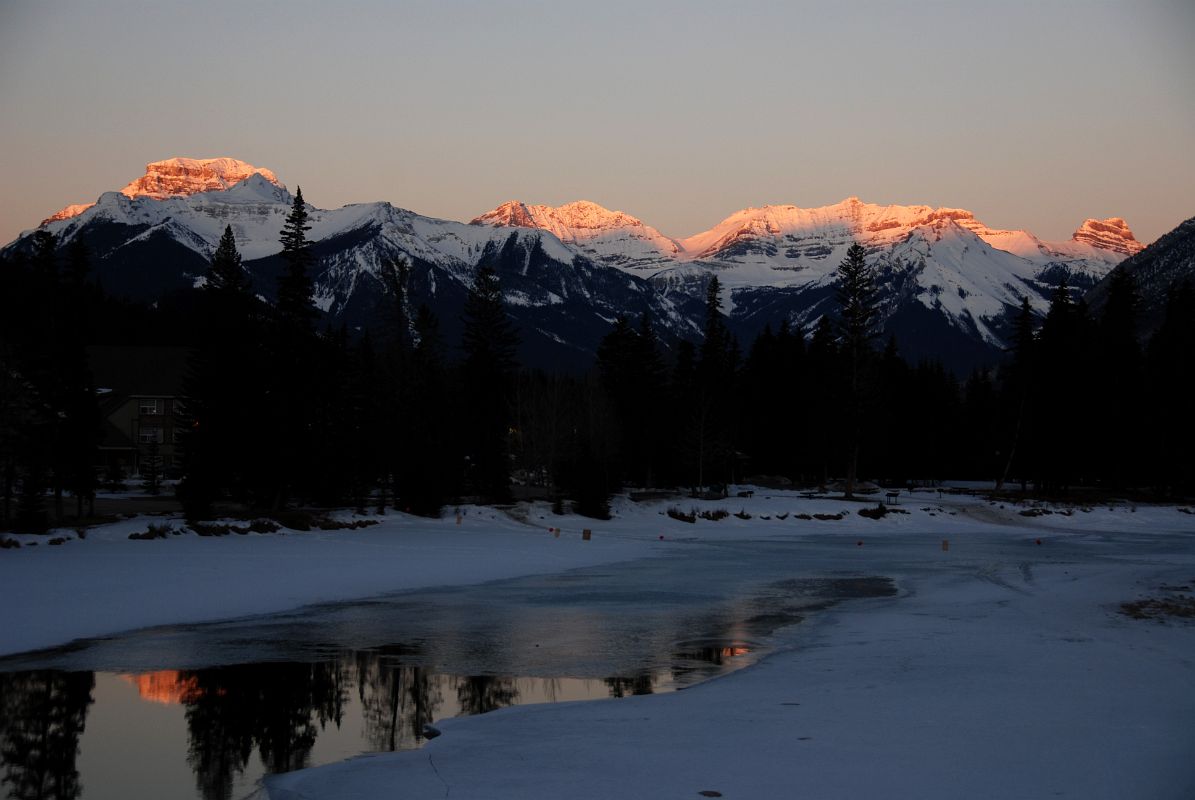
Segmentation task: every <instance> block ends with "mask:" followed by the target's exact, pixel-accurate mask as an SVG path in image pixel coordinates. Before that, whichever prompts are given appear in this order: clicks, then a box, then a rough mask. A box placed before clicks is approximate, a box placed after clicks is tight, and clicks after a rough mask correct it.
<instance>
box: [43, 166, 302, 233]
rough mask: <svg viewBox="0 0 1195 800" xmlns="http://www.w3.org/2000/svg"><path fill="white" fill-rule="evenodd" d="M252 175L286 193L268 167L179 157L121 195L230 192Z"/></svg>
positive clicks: (71, 209)
mask: <svg viewBox="0 0 1195 800" xmlns="http://www.w3.org/2000/svg"><path fill="white" fill-rule="evenodd" d="M253 175H257V176H260V177H261V179H262V181H263V182H265V183H268V184H272V185H273V186H274V187H275V188H276V189H281V190H282V191H283V192H285V191H286V187H285V186H283V185H282V183H281V182H280V181H279V180H278V177H277V176H276V175H274V173H273V172H271V171H270V170H268V169H266V168H265V167H255V166H253V165H252V164H249V163H247V162H245V161H240V160H238V159H235V158H182V157H177V158H167V159H165V160H163V161H151V162H150V163H149V164H146V165H145V174H144V175H142V176H141V177H140V178H137V179H136V180H134V181H131V182H130V183H129V184H128V185H126V186H125V187H124V188H123V189H121V190H120V194H123V195H124V196H125V197H129V198H134V197H151V198H153V199H155V200H164V199H166V198H168V197H186V196H188V195H193V194H200V193H201V192H211V191H223V190H227V189H231V188H232V187H233V186H236V185H237V184H239V183H240V182H241V181H244V180H245V179H246V178H248V177H250V176H253ZM258 189H260V187H258ZM258 189H254V191H258ZM93 205H94V203H76V204H72V205H69V206H67V207H65V208H63V209H61V210H60V211H57V212H55V213H54V214H51V215H50V216H49V217H47V218H46V219H44V220H42V223H41V224H42V225H45V224H46V223H48V222H54V221H56V220H60V219H70V218H71V217H77V216H78V215H79V214H82V213H83V212H84V211H86V210H87V209H89V208H91V207H92V206H93Z"/></svg>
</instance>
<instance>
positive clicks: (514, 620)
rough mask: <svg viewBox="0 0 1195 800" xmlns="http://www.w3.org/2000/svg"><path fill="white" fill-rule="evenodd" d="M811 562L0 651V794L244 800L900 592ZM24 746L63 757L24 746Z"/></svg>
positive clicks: (733, 650)
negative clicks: (280, 776) (25, 787)
mask: <svg viewBox="0 0 1195 800" xmlns="http://www.w3.org/2000/svg"><path fill="white" fill-rule="evenodd" d="M838 549H839V550H841V549H842V548H841V546H839V547H838ZM848 555H849V556H851V557H852V558H853V554H848ZM809 556H810V546H809V545H808V544H803V545H801V546H797V545H795V544H793V543H784V542H775V541H773V542H763V541H740V542H735V543H726V542H697V541H694V542H687V543H679V544H678V546H677V547H676V548H675V549H674V550H673V551H672V552H671V554H670V555H668V556H666V557H660V558H645V559H640V560H637V561H633V562H626V563H621V564H615V565H608V566H604V567H593V568H587V569H579V570H572V571H568V572H564V573H560V574H554V575H544V576H536V577H530V578H521V579H514V580H506V581H497V582H492V583H488V584H482V585H478V586H468V587H459V588H443V589H434V590H424V591H418V592H407V593H401V594H396V595H392V596H388V597H383V598H378V599H374V600H370V601H367V602H356V603H344V604H334V605H327V606H320V607H313V608H308V609H304V610H302V611H299V612H294V613H289V614H283V615H275V616H269V617H255V618H248V619H243V620H237V621H232V622H225V623H213V624H205V625H191V626H177V627H174V626H172V627H161V628H155V629H147V630H142V631H137V632H133V633H129V634H125V635H120V636H114V637H109V638H102V639H95V640H90V641H85V642H83V643H79V644H76V645H72V646H70V647H68V648H61V649H56V650H51V651H42V652H39V653H35V654H32V655H25V656H14V657H9V658H7V659H5V660H4V661H3V662H0V669H3V670H4V672H3V673H0V686H2V687H3V697H4V702H5V703H6V708H7V709H8V710H9V712H8V713H7V714H6V715H5V725H6V726H7V728H6V733H5V741H6V742H9V743H14V742H15V743H16V745H15V746H10V747H7V748H6V749H5V750H4V751H3V755H2V756H0V758H2V759H3V762H4V763H3V770H4V772H5V774H6V775H9V776H11V777H12V778H13V780H10V781H9V783H6V784H5V787H6V790H7V791H8V792H9V794H10V795H11V796H14V797H15V796H20V795H19V793H18V792H17V790H15V789H14V787H15V786H17V785H19V784H20V783H21V782H22V781H34V780H36V781H46V780H48V781H50V782H52V783H54V784H56V785H63V786H68V787H69V786H70V785H74V786H77V787H78V788H79V790H80V791H79V794H78V795H77V796H79V797H83V798H138V797H146V798H148V797H163V796H169V797H178V798H182V797H202V798H230V797H243V796H245V795H246V794H249V793H251V792H252V791H253V790H254V788H255V786H256V784H257V781H258V780H259V779H260V778H261V777H262V775H263V774H266V773H269V772H284V771H288V770H291V769H297V768H301V767H305V766H314V765H319V764H326V763H332V762H337V761H341V760H343V759H345V758H350V757H352V756H355V755H359V754H361V753H367V752H377V751H388V750H401V749H409V748H413V747H418V746H419V745H421V744H422V742H423V741H424V740H425V736H426V728H425V726H427V725H434V723H435V722H436V721H437V720H439V719H443V718H447V717H453V716H460V715H469V714H477V713H484V712H487V711H491V710H494V709H497V708H502V707H505V706H510V705H520V704H528V703H544V702H559V701H568V700H590V699H599V698H617V697H623V696H627V695H633V694H648V693H658V692H666V691H672V690H675V689H677V688H683V687H685V686H688V685H691V684H693V683H696V682H699V681H701V680H703V679H706V678H709V677H711V676H714V675H718V674H721V673H724V672H728V671H731V670H734V669H737V668H739V667H741V666H745V665H747V664H750V663H752V662H753V661H754V660H756V659H757V658H758V657H759V656H760V655H762V654H763V653H765V652H767V650H768V642H769V637H770V636H771V634H772V633H773V631H775V630H776V629H777V628H779V627H783V626H788V625H792V624H794V623H797V622H799V621H800V619H801V618H802V616H803V615H807V614H809V613H815V612H816V610H817V609H818V608H821V607H824V606H825V605H826V604H828V603H833V602H835V601H837V600H841V599H843V598H850V597H868V596H888V595H892V594H894V593H895V591H896V589H895V587H894V586H893V584H892V583H891V582H890V581H889V580H887V579H886V578H883V577H877V576H870V575H867V574H864V573H861V572H859V571H858V570H857V569H851V566H852V565H851V564H850V563H849V562H850V561H851V560H852V558H846V559H844V560H843V563H842V564H841V569H832V570H828V571H827V570H825V569H824V566H825V560H824V559H818V563H819V564H820V565H821V566H822V569H821V570H820V571H819V574H817V575H809V574H808V570H807V568H805V567H804V566H803V565H804V564H806V563H807V562H808V560H809ZM47 733H48V734H49V738H48V739H46V738H45V737H46V734H47ZM35 740H37V741H41V740H46V741H50V742H52V743H53V748H56V749H57V752H55V753H46V752H44V751H43V750H44V748H43V749H39V748H37V747H33V746H29V747H23V746H21V745H22V743H23V742H24V743H30V742H33V741H35ZM75 745H77V749H78V755H77V757H72V753H71V752H70V751H71V750H72V749H73V748H74V746H75ZM67 795H69V791H68V792H67Z"/></svg>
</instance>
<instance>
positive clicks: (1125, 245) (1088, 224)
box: [1071, 217, 1145, 256]
mask: <svg viewBox="0 0 1195 800" xmlns="http://www.w3.org/2000/svg"><path fill="white" fill-rule="evenodd" d="M1071 239H1072V240H1074V241H1076V242H1079V243H1080V244H1089V245H1091V246H1092V247H1098V248H1099V249H1101V250H1110V251H1112V252H1114V253H1121V254H1122V255H1125V256H1131V255H1133V254H1135V253H1139V252H1141V251H1142V250H1144V249H1145V245H1143V244H1141V242H1139V241H1137V238H1136V237H1135V236H1133V232H1132V231H1131V230H1129V226H1128V225H1127V224H1126V223H1125V221H1124V220H1123V219H1121V218H1120V217H1109V218H1108V219H1087V220H1084V221H1083V224H1082V225H1080V226H1079V229H1078V230H1077V231H1075V232H1074V233H1073V234H1071Z"/></svg>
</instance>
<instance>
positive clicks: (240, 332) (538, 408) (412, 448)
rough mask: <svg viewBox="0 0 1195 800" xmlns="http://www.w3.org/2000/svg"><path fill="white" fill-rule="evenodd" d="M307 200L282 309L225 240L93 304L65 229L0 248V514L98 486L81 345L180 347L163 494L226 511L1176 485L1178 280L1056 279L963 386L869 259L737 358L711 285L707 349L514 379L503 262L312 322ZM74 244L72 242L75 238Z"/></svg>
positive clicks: (618, 338)
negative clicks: (921, 484) (1078, 293)
mask: <svg viewBox="0 0 1195 800" xmlns="http://www.w3.org/2000/svg"><path fill="white" fill-rule="evenodd" d="M307 230H308V225H307V212H306V207H305V206H304V204H303V201H302V194H301V192H297V193H296V197H295V203H294V206H293V208H292V210H291V213H290V215H289V216H288V219H287V221H286V225H285V228H284V230H283V234H282V237H281V249H282V259H283V262H284V264H285V267H284V269H283V270H282V272H281V274H280V275H279V277H278V280H277V301H276V303H274V304H272V305H271V304H268V303H266V302H264V301H262V300H261V299H260V298H259V297H257V296H256V295H254V294H253V292H252V291H251V288H250V282H249V280H248V276H247V275H246V273H245V271H244V270H243V268H242V266H241V259H240V255H239V254H238V253H237V250H236V244H235V241H234V238H233V235H232V231H231V229H229V230H226V232H225V236H224V238H223V239H222V240H221V242H220V244H219V247H218V248H217V250H216V252H215V254H214V256H213V259H212V261H211V264H210V267H209V271H208V274H207V276H206V282H205V284H204V286H203V288H201V289H195V290H190V291H188V292H183V293H180V294H178V295H173V296H170V297H166V298H162V299H161V300H160V301H159V302H158V303H157V304H155V305H154V306H153V307H145V306H142V305H137V304H132V303H129V302H125V301H121V300H118V299H114V298H111V297H108V296H106V295H105V293H104V292H103V289H102V287H100V286H98V285H96V283H95V282H94V281H93V280H90V279H89V272H90V270H89V265H88V255H87V252H86V250H85V249H84V248H83V246H82V245H81V244H76V243H75V242H72V243H71V245H70V246H69V247H66V248H60V247H58V246H57V243H56V242H55V241H54V239H53V237H52V236H51V235H50V234H48V233H45V232H40V233H39V234H38V235H37V238H36V243H37V246H36V248H35V250H34V251H33V252H32V253H29V254H21V255H19V256H18V257H17V258H15V259H10V261H9V263H7V264H4V265H0V266H2V269H0V297H2V298H3V309H2V311H3V314H2V315H0V335H2V336H3V338H2V340H0V367H2V368H0V456H2V459H3V461H2V463H0V469H2V470H3V487H4V496H3V522H4V525H5V526H6V527H9V528H15V529H18V530H29V531H36V530H44V529H45V527H46V516H47V515H46V507H45V506H46V503H47V496H48V497H50V498H52V500H51V502H53V503H55V504H56V505H57V506H58V508H57V509H56V511H57V514H56V518H57V519H59V520H61V519H63V515H64V513H65V509H64V508H63V505H64V499H63V498H64V496H65V495H70V496H73V497H74V499H75V513H76V514H77V515H80V516H81V515H83V514H84V506H85V505H86V503H87V501H88V500H89V499H90V498H93V497H94V491H95V487H96V474H95V469H94V465H95V463H96V446H97V441H98V431H99V415H98V410H97V405H96V400H95V391H94V386H93V385H92V380H91V376H90V374H89V372H88V368H87V359H86V350H85V348H86V346H87V345H89V344H143V343H159V344H160V343H163V342H168V343H171V344H180V345H185V346H188V347H189V348H191V352H192V356H191V359H190V363H189V365H188V378H187V381H186V386H185V387H184V392H183V393H184V395H185V396H186V398H187V399H186V402H185V406H184V407H183V408H182V409H181V413H180V416H179V424H180V426H181V427H182V428H184V434H183V437H182V441H181V443H180V444H181V446H182V450H183V469H182V481H181V483H180V484H179V486H178V495H179V498H180V499H181V500H182V502H183V503H184V506H185V509H186V511H187V513H188V515H189V516H191V517H193V518H204V517H208V516H211V515H213V514H216V513H218V512H219V510H220V508H221V507H225V508H226V507H227V506H228V504H230V503H236V504H239V505H241V506H243V507H248V508H253V509H258V510H272V511H277V510H279V509H282V508H284V507H286V506H288V505H303V506H346V505H347V506H353V507H356V508H358V509H360V510H366V509H370V510H377V511H384V510H385V509H386V508H397V509H401V510H405V511H410V512H412V513H416V514H425V515H436V514H439V513H440V511H441V509H442V508H443V506H444V505H445V504H448V503H453V502H456V501H459V500H460V499H462V498H476V499H480V500H481V501H483V502H505V501H509V500H511V499H512V498H513V496H514V491H513V489H512V487H518V486H530V487H536V491H538V492H539V493H542V494H543V495H545V496H548V497H550V498H551V499H552V500H553V501H554V504H555V505H556V507H557V509H558V510H561V511H563V510H564V509H565V507H566V504H568V505H569V506H571V507H572V508H573V509H575V510H576V511H578V512H579V513H582V514H586V515H590V516H595V517H602V516H604V515H605V514H606V513H607V510H608V502H609V497H610V496H611V494H612V493H613V492H615V491H617V490H619V489H621V488H623V487H627V486H632V487H644V488H674V487H684V488H686V489H691V490H693V491H699V490H703V491H704V490H709V488H710V487H718V486H724V485H726V484H728V483H734V482H739V481H742V480H744V479H746V478H748V477H759V476H769V477H770V478H772V479H780V478H783V479H787V480H791V481H793V482H795V483H798V484H803V485H822V486H826V485H829V484H831V482H834V481H837V480H842V484H843V485H842V489H843V490H844V491H845V492H846V493H848V494H850V493H851V492H852V491H854V489H855V483H856V480H860V481H862V480H871V481H876V482H879V483H882V484H885V485H893V484H896V485H901V484H904V483H906V482H909V481H915V480H934V479H939V478H943V477H953V478H972V479H977V480H989V481H992V482H993V483H994V485H996V486H997V487H998V488H999V487H1003V486H1005V485H1009V486H1019V487H1020V488H1021V489H1022V490H1026V489H1028V488H1029V487H1030V486H1032V487H1033V488H1034V489H1035V490H1036V491H1038V492H1047V493H1053V494H1057V493H1064V492H1067V491H1069V490H1071V489H1073V488H1075V487H1078V486H1097V487H1103V488H1107V489H1115V490H1126V489H1135V490H1146V491H1149V492H1153V493H1156V494H1158V495H1161V496H1177V495H1182V494H1185V493H1189V492H1190V491H1191V490H1192V488H1195V474H1193V467H1192V464H1191V461H1190V459H1189V453H1190V452H1191V451H1192V450H1191V448H1192V445H1195V441H1192V440H1193V439H1195V433H1193V429H1192V428H1193V426H1192V423H1191V418H1190V414H1189V409H1188V408H1187V403H1188V398H1189V389H1190V387H1191V386H1192V385H1193V383H1195V381H1193V380H1192V378H1193V377H1195V356H1193V354H1195V290H1193V289H1192V287H1191V286H1190V285H1189V284H1184V285H1180V286H1176V287H1174V288H1173V289H1172V291H1171V294H1170V301H1169V305H1168V308H1167V313H1166V318H1165V322H1164V323H1163V324H1162V326H1161V327H1160V328H1159V329H1158V330H1157V332H1156V333H1155V334H1154V335H1153V337H1152V338H1150V339H1149V341H1147V342H1145V343H1144V344H1142V342H1141V340H1140V338H1139V336H1138V332H1137V312H1138V299H1137V292H1136V288H1135V287H1134V285H1133V282H1132V279H1131V278H1130V277H1129V276H1127V275H1123V274H1120V275H1119V277H1118V278H1117V280H1116V281H1115V282H1114V283H1113V284H1112V287H1111V291H1110V293H1109V297H1108V301H1107V303H1106V306H1105V310H1104V312H1103V314H1102V315H1100V316H1099V318H1093V317H1092V315H1091V314H1089V313H1088V311H1087V309H1086V307H1085V306H1084V305H1083V303H1082V302H1081V301H1079V302H1076V301H1075V300H1074V299H1073V297H1072V293H1071V292H1070V291H1069V290H1068V288H1067V287H1066V286H1061V287H1059V289H1058V290H1057V291H1056V292H1055V293H1054V295H1053V298H1052V302H1051V304H1050V308H1049V312H1048V313H1047V314H1046V316H1045V317H1044V319H1041V320H1039V319H1038V318H1037V317H1036V315H1035V314H1034V313H1033V312H1032V310H1031V309H1030V306H1029V303H1028V301H1025V303H1024V304H1023V307H1022V309H1021V313H1020V316H1019V318H1018V319H1017V320H1016V329H1015V331H1016V332H1015V336H1014V342H1013V345H1012V346H1011V347H1010V348H1009V351H1008V353H1007V356H1006V358H1005V359H1004V361H1003V363H1001V364H998V365H994V366H993V367H991V368H988V369H983V370H978V371H976V372H975V373H973V374H972V375H970V376H967V377H966V378H965V380H962V381H961V382H960V380H959V379H958V378H956V376H954V375H953V374H952V373H950V372H949V371H947V370H946V369H945V368H943V367H942V366H941V365H940V364H937V363H933V362H923V363H920V364H916V365H912V364H909V363H907V362H906V361H905V360H904V359H903V358H902V357H901V355H900V350H899V342H896V341H894V340H889V341H887V342H884V341H881V340H879V339H878V337H877V331H878V316H879V315H878V312H877V309H876V308H875V304H874V295H875V286H874V281H875V277H874V275H873V274H872V273H871V271H870V269H869V268H868V267H867V265H866V264H865V262H864V259H863V250H862V248H858V247H855V248H852V249H851V251H850V253H849V254H848V257H847V259H846V260H844V262H843V263H842V265H841V266H840V269H839V293H838V300H839V306H840V313H839V314H838V315H837V316H836V317H835V318H830V317H823V318H821V319H820V320H819V321H818V323H817V325H816V326H815V327H814V328H813V329H812V331H810V332H809V334H808V335H806V334H805V333H804V332H802V331H800V330H798V329H794V328H792V327H790V326H789V324H788V323H787V322H781V323H780V325H779V326H778V327H777V328H775V329H773V328H771V327H770V326H769V327H766V328H765V329H764V330H763V331H762V333H761V334H760V335H759V336H758V337H756V339H755V340H754V341H753V342H751V343H749V346H748V347H747V348H746V349H745V350H744V348H743V347H742V346H741V345H740V343H739V342H738V341H737V340H736V339H735V338H734V337H733V336H732V335H731V334H730V332H729V330H728V328H727V325H726V320H725V317H724V315H723V311H722V305H721V294H720V286H719V283H718V280H717V277H716V276H714V277H712V278H711V279H710V281H709V283H708V286H707V292H706V312H705V324H704V330H703V333H702V336H701V337H700V339H699V340H698V341H695V342H689V341H680V342H668V343H666V342H664V341H662V340H661V338H660V337H659V336H658V335H657V332H656V328H655V325H654V321H653V320H652V319H651V318H650V317H647V316H644V317H642V318H640V319H629V318H626V317H622V318H619V319H617V320H616V321H615V322H614V324H613V326H612V328H611V330H610V332H609V333H608V335H606V337H605V338H604V339H603V341H602V342H601V345H600V347H599V349H598V353H597V358H596V361H595V363H594V364H593V366H592V369H589V370H588V371H584V372H582V373H581V374H578V371H576V370H574V371H571V372H558V373H547V372H544V371H532V370H523V369H520V367H519V364H518V361H517V357H516V354H517V350H518V346H519V333H518V331H517V330H516V329H515V327H514V325H513V323H512V321H511V318H510V316H509V315H508V314H506V312H505V310H504V309H503V306H502V292H501V286H500V285H499V278H498V276H497V274H496V273H494V272H493V271H492V270H489V269H485V268H482V269H480V270H478V273H477V275H476V276H475V280H474V283H473V286H472V288H471V290H470V292H469V294H468V297H467V299H466V301H465V303H464V306H463V308H462V309H461V310H460V312H459V313H460V314H461V319H462V322H463V331H464V333H463V336H462V340H461V341H460V342H446V341H444V339H443V337H442V336H441V335H440V333H439V330H440V323H439V320H438V319H437V317H436V315H435V314H434V313H432V311H431V310H430V309H429V308H427V307H426V306H420V307H418V308H412V307H411V303H410V301H409V296H408V293H407V289H406V287H407V277H408V276H407V267H406V265H405V264H404V263H401V262H394V263H387V264H383V265H381V267H380V270H379V276H380V278H381V279H382V281H383V282H384V283H385V284H386V287H387V291H386V292H385V293H384V295H383V297H384V301H383V303H384V305H383V307H381V308H379V309H377V313H376V314H375V315H374V316H375V320H376V322H375V324H374V326H373V327H372V328H371V329H369V330H366V331H355V332H353V333H352V334H351V335H350V333H349V332H348V331H346V330H344V329H339V330H336V329H327V328H322V327H321V325H320V321H319V320H320V315H319V312H318V310H317V308H316V305H315V303H314V299H313V285H312V280H311V277H310V267H311V262H312V256H311V254H310V250H309V247H308V242H307V239H306V231H307ZM76 241H77V240H76Z"/></svg>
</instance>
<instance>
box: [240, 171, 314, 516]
mask: <svg viewBox="0 0 1195 800" xmlns="http://www.w3.org/2000/svg"><path fill="white" fill-rule="evenodd" d="M307 217H308V215H307V207H306V204H305V203H304V202H303V190H302V189H301V188H299V189H297V190H296V191H295V198H294V202H293V203H292V205H291V211H290V213H289V214H288V215H287V217H286V222H285V224H284V225H283V227H282V234H281V237H280V241H281V244H282V252H281V256H282V259H283V260H284V261H285V262H286V269H285V270H284V271H283V273H282V274H281V275H280V276H279V278H278V304H277V307H276V310H275V311H276V313H275V319H274V321H273V324H272V326H271V336H270V337H269V339H270V343H271V344H270V350H269V353H268V361H267V368H268V371H269V377H268V389H267V402H266V405H267V407H269V409H270V412H271V415H272V418H271V420H270V422H269V429H268V432H267V434H266V436H265V442H264V447H262V448H260V450H259V452H260V453H262V455H263V457H264V458H265V459H266V461H265V462H264V463H262V464H259V465H257V468H256V470H255V471H256V472H257V474H258V477H259V480H260V489H259V493H260V494H261V495H263V496H262V498H261V499H262V500H264V501H266V502H268V503H269V505H270V506H271V507H273V508H280V507H282V506H283V505H284V504H285V503H286V501H287V499H288V498H289V497H291V496H297V497H300V498H303V497H309V496H310V495H311V493H312V491H313V490H314V483H315V478H314V475H315V473H316V472H317V470H316V468H315V465H314V463H313V459H314V458H315V457H316V453H315V439H316V435H317V432H316V431H315V409H316V408H317V406H318V402H317V398H315V397H314V396H313V391H312V389H313V386H315V385H313V384H312V382H311V376H312V375H314V374H315V373H316V369H317V366H318V364H319V360H320V342H319V340H318V338H317V337H316V334H315V319H316V317H317V312H316V308H315V304H314V302H313V300H312V293H313V285H312V282H311V276H310V274H309V270H310V266H311V263H312V255H311V249H310V246H309V244H308V242H307V231H308V230H310V229H311V226H310V225H308V224H307ZM315 388H318V389H319V390H320V391H332V387H330V386H327V385H326V384H319V385H318V386H315ZM267 498H268V499H267Z"/></svg>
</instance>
